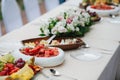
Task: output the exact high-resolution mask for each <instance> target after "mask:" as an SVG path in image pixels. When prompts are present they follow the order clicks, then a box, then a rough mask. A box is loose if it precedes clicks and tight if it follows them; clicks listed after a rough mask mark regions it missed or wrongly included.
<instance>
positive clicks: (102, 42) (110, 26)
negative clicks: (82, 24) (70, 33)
mask: <svg viewBox="0 0 120 80" xmlns="http://www.w3.org/2000/svg"><path fill="white" fill-rule="evenodd" d="M80 2H81V0H68V1H66V2H65V3H63V4H61V5H59V6H58V7H56V8H55V9H53V10H51V11H49V12H47V13H45V14H44V15H41V16H40V17H38V18H37V19H35V20H33V21H32V22H29V23H27V24H26V25H24V26H21V28H18V29H15V30H14V31H11V32H9V33H7V34H5V35H4V36H2V37H0V45H1V44H2V43H11V44H12V45H10V46H9V45H8V46H7V45H6V46H7V47H9V48H10V49H18V47H17V46H16V45H15V44H14V43H16V42H21V41H22V40H25V39H30V38H38V37H40V36H39V34H40V25H41V22H42V21H46V20H47V19H49V18H51V17H55V16H57V15H58V14H60V12H63V11H65V10H66V9H69V8H74V7H79V4H80ZM109 18H110V17H101V20H100V21H99V22H97V23H95V24H94V25H92V26H91V28H90V31H89V32H87V33H86V34H85V35H84V36H83V37H81V39H82V40H83V41H84V42H85V43H87V44H89V46H90V48H89V49H92V50H96V51H99V53H100V54H101V57H100V58H99V59H97V60H93V61H84V60H77V59H75V58H73V57H71V54H75V53H80V51H81V47H79V48H77V49H74V50H67V51H64V53H65V60H64V62H63V63H62V64H61V65H58V66H55V67H47V68H43V72H44V74H46V75H47V76H50V77H52V78H55V80H73V79H70V78H66V77H64V75H67V76H70V77H74V78H76V79H77V80H115V79H116V80H117V78H116V77H119V76H120V75H118V74H117V73H119V71H118V70H119V69H118V68H119V65H120V46H119V44H120V23H111V22H110V21H109ZM50 68H53V69H55V70H58V71H59V72H60V73H61V74H62V75H61V76H58V77H55V76H53V75H52V74H51V73H50V71H49V69H50ZM33 80H50V79H48V78H46V77H45V76H44V75H43V74H42V72H40V73H38V74H37V75H36V76H35V77H34V79H33Z"/></svg>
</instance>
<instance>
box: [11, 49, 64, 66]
mask: <svg viewBox="0 0 120 80" xmlns="http://www.w3.org/2000/svg"><path fill="white" fill-rule="evenodd" d="M58 51H59V54H58V55H57V56H54V57H48V58H47V57H35V63H36V64H38V65H40V66H42V67H53V66H57V65H60V64H62V63H63V61H64V51H63V50H62V49H60V48H58ZM13 55H14V56H15V57H16V58H23V59H24V60H28V58H29V59H30V58H31V57H32V56H29V55H25V54H23V53H21V52H20V51H19V50H17V52H16V51H15V52H14V53H13Z"/></svg>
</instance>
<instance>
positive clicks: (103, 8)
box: [87, 4, 120, 16]
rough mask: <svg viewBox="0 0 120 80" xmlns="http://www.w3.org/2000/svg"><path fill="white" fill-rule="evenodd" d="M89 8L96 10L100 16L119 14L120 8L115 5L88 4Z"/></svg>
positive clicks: (92, 10)
mask: <svg viewBox="0 0 120 80" xmlns="http://www.w3.org/2000/svg"><path fill="white" fill-rule="evenodd" d="M87 10H89V11H91V12H96V13H97V14H98V15H100V16H109V14H118V12H119V10H120V8H119V7H117V6H114V5H107V4H98V5H90V6H88V7H87Z"/></svg>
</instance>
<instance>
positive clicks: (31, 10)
mask: <svg viewBox="0 0 120 80" xmlns="http://www.w3.org/2000/svg"><path fill="white" fill-rule="evenodd" d="M23 2H24V6H25V12H26V15H27V19H28V21H29V22H30V21H32V20H34V19H36V18H38V17H39V16H40V15H41V12H40V8H39V4H38V0H23Z"/></svg>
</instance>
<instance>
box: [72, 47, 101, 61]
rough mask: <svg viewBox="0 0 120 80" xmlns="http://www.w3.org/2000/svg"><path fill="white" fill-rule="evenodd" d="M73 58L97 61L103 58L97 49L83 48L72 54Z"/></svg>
mask: <svg viewBox="0 0 120 80" xmlns="http://www.w3.org/2000/svg"><path fill="white" fill-rule="evenodd" d="M70 55H71V56H72V57H73V58H75V59H77V60H80V61H95V60H98V59H100V58H101V56H102V55H101V54H100V53H99V52H98V51H95V50H87V49H86V50H81V51H80V52H79V53H72V54H70Z"/></svg>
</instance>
